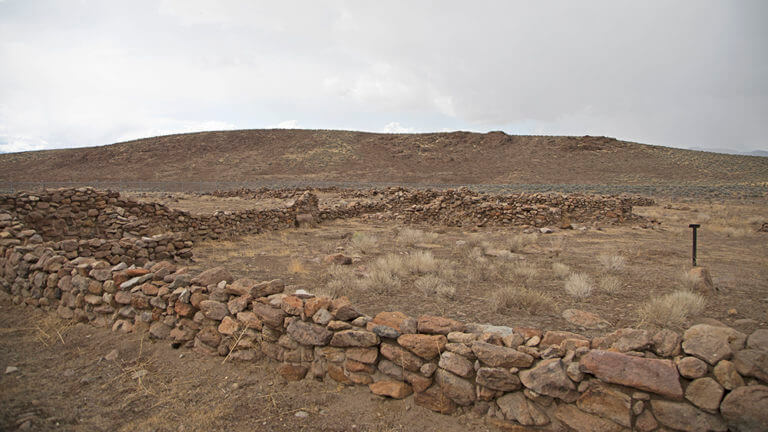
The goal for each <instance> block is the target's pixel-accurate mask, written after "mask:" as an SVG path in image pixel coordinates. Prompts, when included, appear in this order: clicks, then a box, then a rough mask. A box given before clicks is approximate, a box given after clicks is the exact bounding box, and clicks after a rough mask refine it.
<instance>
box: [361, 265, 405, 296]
mask: <svg viewBox="0 0 768 432" xmlns="http://www.w3.org/2000/svg"><path fill="white" fill-rule="evenodd" d="M362 286H363V288H365V289H367V290H369V291H373V292H375V293H378V294H385V293H388V292H390V291H392V290H395V289H397V288H399V287H400V278H398V277H397V276H396V275H394V274H392V273H390V272H388V271H386V270H383V269H380V268H374V269H373V270H371V271H370V272H369V273H368V275H367V276H366V277H365V279H363V280H362Z"/></svg>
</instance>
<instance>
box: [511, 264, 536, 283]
mask: <svg viewBox="0 0 768 432" xmlns="http://www.w3.org/2000/svg"><path fill="white" fill-rule="evenodd" d="M512 273H514V274H515V276H518V277H520V278H522V279H524V280H526V281H530V280H531V279H534V278H535V277H536V276H538V275H539V268H538V267H537V266H536V264H534V263H530V262H517V263H515V264H514V265H513V266H512Z"/></svg>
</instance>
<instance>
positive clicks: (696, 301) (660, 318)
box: [638, 290, 706, 328]
mask: <svg viewBox="0 0 768 432" xmlns="http://www.w3.org/2000/svg"><path fill="white" fill-rule="evenodd" d="M705 305H706V301H705V299H704V297H702V296H701V295H700V294H696V293H693V292H690V291H684V290H681V291H675V292H673V293H669V294H666V295H664V296H662V297H658V298H654V299H651V300H650V301H648V302H646V303H645V304H643V305H642V306H641V307H640V310H639V311H638V313H639V316H640V321H641V323H642V324H651V325H656V326H659V327H672V328H680V327H682V326H683V325H684V324H685V323H686V321H687V320H688V318H690V317H692V316H696V315H699V314H701V313H702V312H703V311H704V307H705Z"/></svg>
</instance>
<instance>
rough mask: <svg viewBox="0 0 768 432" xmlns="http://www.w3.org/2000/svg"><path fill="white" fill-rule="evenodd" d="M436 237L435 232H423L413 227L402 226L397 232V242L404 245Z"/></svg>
mask: <svg viewBox="0 0 768 432" xmlns="http://www.w3.org/2000/svg"><path fill="white" fill-rule="evenodd" d="M436 239H437V234H436V233H425V232H424V231H422V230H418V229H413V228H403V229H402V230H400V232H399V233H398V234H397V242H398V243H400V244H403V245H405V246H413V245H415V244H418V243H428V242H431V241H434V240H436Z"/></svg>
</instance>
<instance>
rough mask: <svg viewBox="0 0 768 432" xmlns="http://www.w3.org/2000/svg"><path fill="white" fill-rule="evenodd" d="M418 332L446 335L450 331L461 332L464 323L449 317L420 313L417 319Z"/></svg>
mask: <svg viewBox="0 0 768 432" xmlns="http://www.w3.org/2000/svg"><path fill="white" fill-rule="evenodd" d="M418 330H419V333H427V334H441V335H448V333H450V332H463V331H464V324H463V323H461V322H459V321H456V320H452V319H450V318H444V317H438V316H434V315H422V316H420V317H419V320H418Z"/></svg>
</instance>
